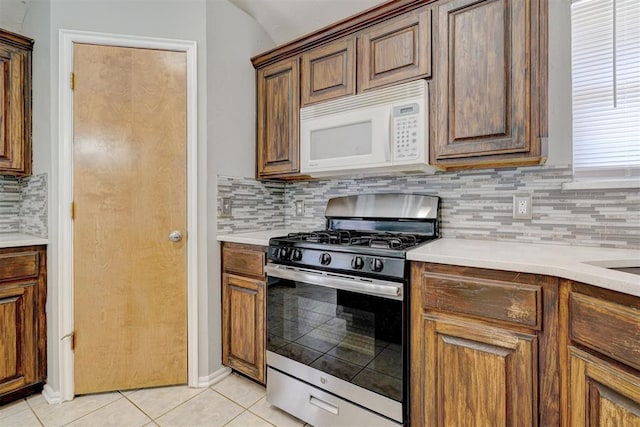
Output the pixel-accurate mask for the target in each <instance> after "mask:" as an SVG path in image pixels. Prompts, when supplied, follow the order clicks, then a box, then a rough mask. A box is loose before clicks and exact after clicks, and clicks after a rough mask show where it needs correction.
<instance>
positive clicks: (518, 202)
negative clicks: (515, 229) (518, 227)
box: [513, 194, 533, 219]
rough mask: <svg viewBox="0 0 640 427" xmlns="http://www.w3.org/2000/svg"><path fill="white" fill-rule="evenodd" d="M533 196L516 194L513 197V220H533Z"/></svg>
mask: <svg viewBox="0 0 640 427" xmlns="http://www.w3.org/2000/svg"><path fill="white" fill-rule="evenodd" d="M532 208H533V205H532V204H531V194H515V195H514V196H513V218H514V219H531V209H532Z"/></svg>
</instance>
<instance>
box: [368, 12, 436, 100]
mask: <svg viewBox="0 0 640 427" xmlns="http://www.w3.org/2000/svg"><path fill="white" fill-rule="evenodd" d="M358 43H359V45H358V91H359V92H361V91H365V90H368V89H372V88H375V87H379V86H384V85H389V84H393V83H398V82H401V81H406V80H411V79H416V78H418V77H429V76H430V75H431V9H428V8H427V9H420V10H418V11H414V12H409V13H406V14H404V15H402V17H400V18H397V19H395V20H391V21H387V22H384V23H382V24H379V25H376V26H374V27H372V28H371V29H370V30H367V31H365V32H364V33H362V35H361V36H360V38H359V40H358Z"/></svg>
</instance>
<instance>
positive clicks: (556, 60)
mask: <svg viewBox="0 0 640 427" xmlns="http://www.w3.org/2000/svg"><path fill="white" fill-rule="evenodd" d="M570 5H571V2H570V1H567V0H549V158H548V160H547V164H549V165H568V164H572V163H573V157H572V156H573V150H572V140H571V135H572V132H571V120H572V113H571V15H570V12H571V9H570Z"/></svg>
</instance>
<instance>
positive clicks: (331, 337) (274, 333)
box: [267, 279, 403, 401]
mask: <svg viewBox="0 0 640 427" xmlns="http://www.w3.org/2000/svg"><path fill="white" fill-rule="evenodd" d="M267 329H268V335H267V348H268V350H270V351H272V352H275V353H278V354H280V355H282V356H285V357H287V358H289V359H293V360H295V361H297V362H300V363H303V364H305V365H309V366H311V367H313V368H316V369H318V370H320V371H322V372H325V373H327V374H330V375H333V376H335V377H338V378H341V379H343V380H346V381H349V382H351V383H353V384H356V385H358V386H361V387H364V388H366V389H368V390H371V391H373V392H376V393H379V394H381V395H384V396H386V397H389V398H391V399H394V400H397V401H402V398H403V384H402V378H403V355H402V336H403V328H402V301H396V300H391V299H386V298H381V297H375V296H369V295H364V294H360V293H356V292H350V291H344V290H336V289H332V288H327V287H323V286H317V285H312V284H308V283H303V282H293V281H289V280H281V279H270V281H269V287H268V294H267Z"/></svg>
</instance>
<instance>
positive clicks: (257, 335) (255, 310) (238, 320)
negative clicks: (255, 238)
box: [222, 243, 267, 384]
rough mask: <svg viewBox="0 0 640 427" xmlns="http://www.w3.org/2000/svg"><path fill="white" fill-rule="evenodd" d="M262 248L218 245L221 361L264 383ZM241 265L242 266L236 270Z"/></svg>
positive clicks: (264, 282) (264, 337) (264, 341)
mask: <svg viewBox="0 0 640 427" xmlns="http://www.w3.org/2000/svg"><path fill="white" fill-rule="evenodd" d="M265 250H266V249H265V248H262V247H259V246H250V245H236V244H229V243H225V244H223V247H222V253H223V255H222V258H223V266H222V269H223V274H222V363H223V364H224V365H226V366H229V367H230V368H233V369H235V370H236V371H238V372H241V373H242V374H244V375H246V376H248V377H250V378H253V379H254V380H256V381H258V382H260V383H263V384H264V383H265V382H266V367H265V363H266V361H265V352H266V325H265V321H266V318H265V313H266V286H267V285H266V279H265V277H264V269H263V267H264V260H265ZM225 260H226V262H225ZM241 266H245V267H246V269H245V270H244V271H240V270H241V269H240V267H241ZM241 274H245V275H241Z"/></svg>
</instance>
